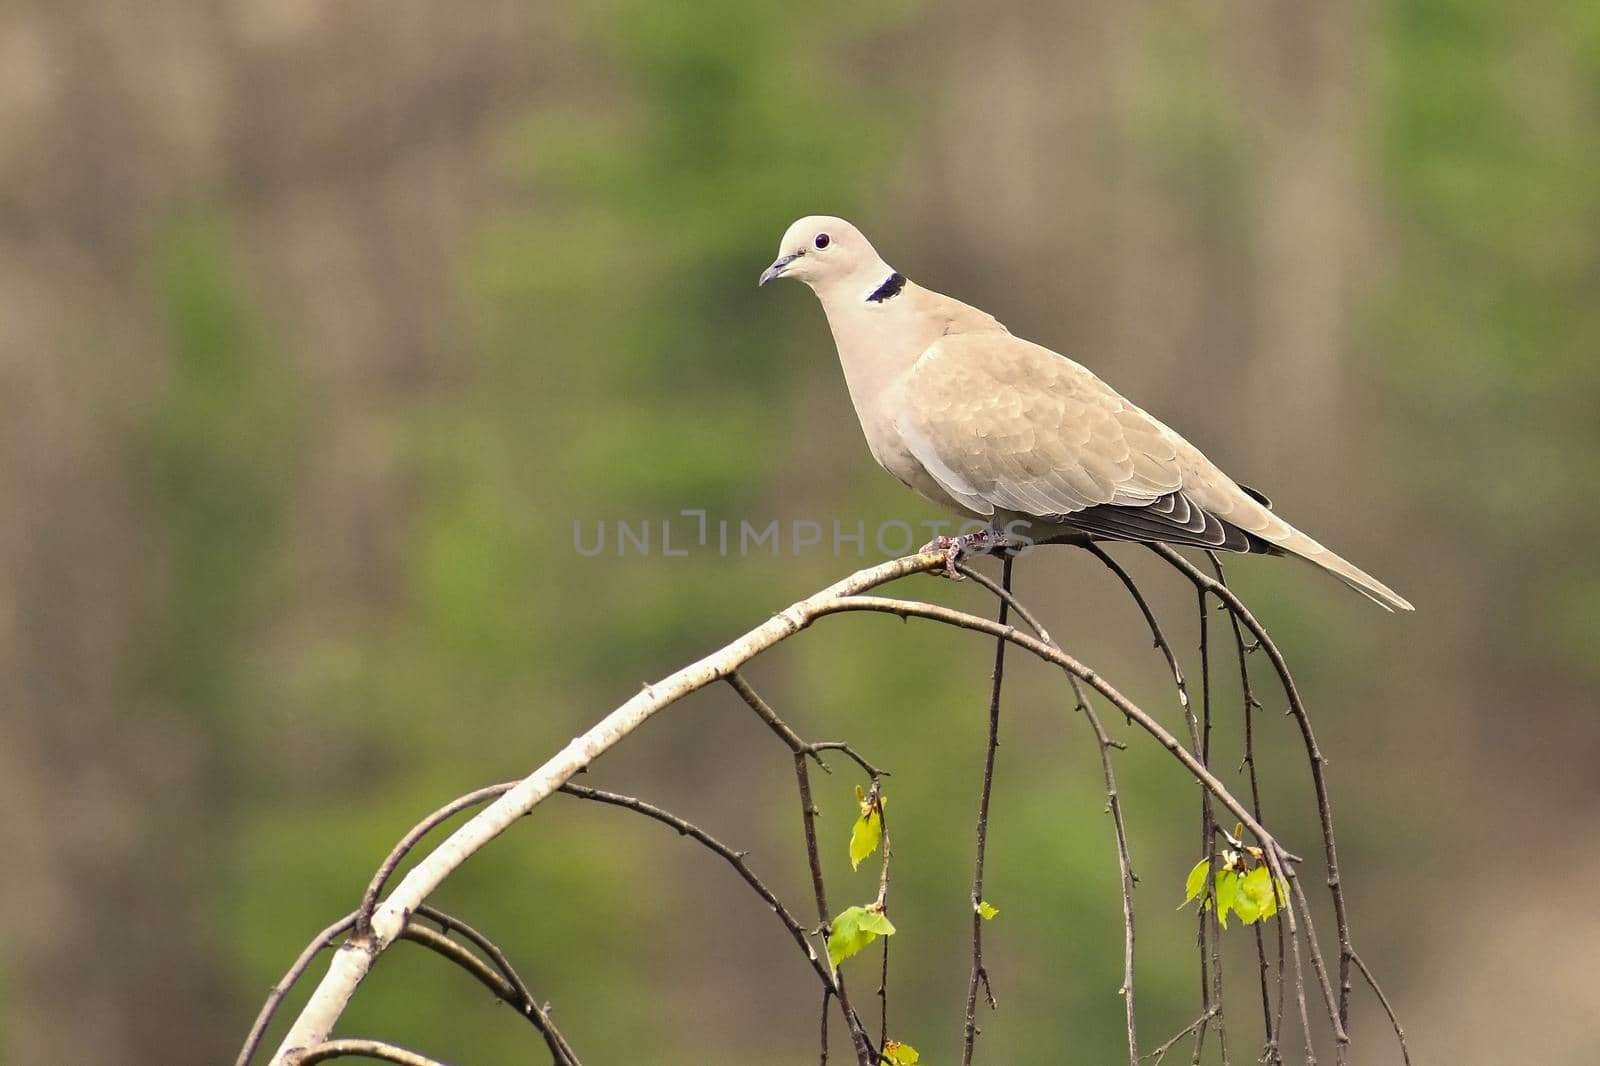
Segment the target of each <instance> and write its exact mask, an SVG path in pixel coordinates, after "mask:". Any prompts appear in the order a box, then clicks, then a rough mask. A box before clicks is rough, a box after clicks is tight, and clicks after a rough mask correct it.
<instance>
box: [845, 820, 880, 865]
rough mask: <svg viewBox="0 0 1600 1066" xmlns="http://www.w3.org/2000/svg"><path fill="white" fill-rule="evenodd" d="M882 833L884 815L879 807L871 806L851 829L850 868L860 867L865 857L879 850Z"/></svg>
mask: <svg viewBox="0 0 1600 1066" xmlns="http://www.w3.org/2000/svg"><path fill="white" fill-rule="evenodd" d="M882 835H883V816H882V815H881V814H879V813H878V808H877V807H875V806H869V807H868V808H867V809H866V810H865V811H863V812H862V813H861V817H859V818H857V819H856V824H855V825H854V826H853V827H852V828H851V830H850V869H852V870H854V869H856V868H857V867H859V866H860V865H861V862H862V860H863V859H866V858H867V857H868V856H870V855H872V854H873V853H874V852H875V851H877V850H878V841H879V839H881V837H882Z"/></svg>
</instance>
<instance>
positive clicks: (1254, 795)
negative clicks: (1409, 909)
mask: <svg viewBox="0 0 1600 1066" xmlns="http://www.w3.org/2000/svg"><path fill="white" fill-rule="evenodd" d="M1206 555H1207V556H1208V557H1210V559H1211V566H1212V569H1213V570H1214V571H1215V572H1216V575H1217V583H1218V584H1220V585H1224V586H1225V585H1227V583H1228V579H1227V577H1226V576H1225V575H1224V573H1223V569H1222V560H1221V559H1220V558H1218V556H1217V553H1216V552H1212V551H1208V552H1206ZM1202 595H1203V594H1202ZM1221 606H1223V607H1224V608H1225V606H1226V605H1221ZM1228 624H1229V626H1230V627H1231V628H1232V630H1233V646H1234V650H1235V652H1236V654H1237V655H1238V660H1239V688H1240V691H1241V693H1242V697H1243V700H1244V758H1243V759H1242V760H1241V761H1240V763H1239V767H1240V769H1242V770H1248V771H1249V773H1250V810H1251V813H1253V814H1254V815H1255V816H1256V820H1257V821H1260V822H1262V823H1265V822H1266V818H1265V816H1264V815H1263V814H1262V811H1261V782H1260V780H1259V778H1258V776H1257V774H1256V740H1255V712H1256V711H1258V710H1260V709H1261V702H1260V701H1259V700H1257V699H1256V697H1255V692H1254V691H1253V690H1252V689H1251V686H1250V663H1249V661H1248V659H1247V655H1248V653H1249V652H1250V651H1252V650H1253V649H1255V648H1257V647H1259V645H1257V644H1252V643H1247V642H1246V640H1245V637H1244V631H1243V630H1242V629H1240V627H1239V617H1238V616H1237V615H1235V614H1234V613H1233V612H1232V611H1228ZM1276 928H1277V934H1278V967H1277V970H1276V971H1275V973H1276V982H1275V983H1276V986H1277V992H1278V995H1277V1008H1276V1012H1274V1008H1273V1001H1272V997H1271V994H1270V993H1269V991H1268V982H1267V974H1268V969H1269V967H1268V965H1267V948H1266V944H1265V943H1264V942H1263V939H1262V936H1261V923H1259V922H1257V923H1256V924H1255V925H1253V926H1252V927H1251V931H1252V932H1253V933H1254V934H1255V942H1256V963H1257V966H1258V972H1259V974H1260V978H1261V1024H1262V1028H1263V1031H1264V1033H1265V1038H1266V1044H1265V1047H1264V1048H1263V1050H1262V1055H1261V1058H1262V1061H1263V1062H1265V1063H1266V1064H1267V1066H1277V1064H1279V1063H1281V1062H1282V1061H1283V1054H1282V1051H1281V1049H1280V1048H1279V1046H1278V1033H1279V1031H1280V1030H1281V1029H1282V1028H1283V962H1284V955H1283V953H1284V943H1283V923H1282V922H1278V923H1277V927H1276Z"/></svg>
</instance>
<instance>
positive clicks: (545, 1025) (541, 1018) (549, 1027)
mask: <svg viewBox="0 0 1600 1066" xmlns="http://www.w3.org/2000/svg"><path fill="white" fill-rule="evenodd" d="M417 915H418V916H419V917H422V918H426V919H427V920H428V921H430V922H433V923H434V924H436V925H437V926H438V927H439V930H440V932H441V933H442V934H443V935H444V936H446V937H448V936H449V935H450V934H451V933H460V934H461V935H462V936H463V937H465V938H466V939H467V940H468V941H470V942H471V943H472V944H473V945H474V946H475V947H477V949H478V950H479V951H481V952H483V954H484V955H486V956H488V959H489V962H490V963H492V964H493V966H494V968H495V970H496V971H498V972H499V974H500V976H501V978H503V979H504V981H505V983H506V984H507V985H508V986H509V987H510V988H511V990H512V992H513V993H515V997H516V998H515V999H514V1000H507V1002H509V1003H511V1005H512V1006H514V1007H516V1008H517V1009H518V1010H519V1011H521V1012H522V1013H524V1014H527V1015H528V1017H529V1020H530V1021H531V1022H533V1024H534V1026H535V1027H536V1028H537V1029H538V1030H539V1032H540V1033H541V1034H542V1035H543V1036H544V1038H545V1043H546V1044H550V1043H551V1041H552V1040H554V1042H555V1044H554V1046H552V1047H551V1049H550V1050H551V1052H552V1053H553V1054H555V1055H556V1061H557V1063H558V1066H559V1064H560V1063H561V1061H562V1060H563V1059H564V1060H565V1061H566V1062H567V1063H569V1064H570V1066H578V1055H577V1052H575V1051H573V1050H572V1045H571V1044H569V1043H567V1038H566V1037H565V1036H563V1035H562V1033H561V1030H560V1029H558V1028H557V1027H556V1024H555V1021H554V1019H552V1018H551V1017H550V1004H548V1003H543V1004H541V1003H540V1002H539V1000H538V999H537V998H536V997H535V996H534V994H533V992H532V991H531V990H530V989H529V988H528V985H527V982H525V981H524V980H523V979H522V975H521V974H519V973H517V969H516V967H515V966H513V965H511V959H510V958H509V957H508V956H507V955H506V953H505V951H504V950H503V949H502V948H501V947H500V945H498V944H496V943H495V942H494V941H493V940H491V939H489V937H487V936H485V935H484V934H483V933H480V932H479V931H478V930H477V929H475V928H473V927H472V926H470V925H468V924H467V923H466V922H464V921H462V920H461V919H460V918H457V917H456V916H455V915H453V914H446V913H445V912H444V911H442V910H440V909H439V908H437V907H434V906H430V905H429V904H426V903H424V904H422V905H421V906H420V907H418V908H417ZM415 928H424V927H419V926H417V925H416V923H414V922H413V923H409V924H408V925H407V926H406V929H407V931H408V932H409V931H410V930H412V929H415ZM402 935H404V934H402Z"/></svg>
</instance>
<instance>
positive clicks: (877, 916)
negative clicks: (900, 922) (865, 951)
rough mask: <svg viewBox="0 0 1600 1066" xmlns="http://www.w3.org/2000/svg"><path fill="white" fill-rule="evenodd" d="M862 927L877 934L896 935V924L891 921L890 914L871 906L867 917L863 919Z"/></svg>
mask: <svg viewBox="0 0 1600 1066" xmlns="http://www.w3.org/2000/svg"><path fill="white" fill-rule="evenodd" d="M861 928H863V929H865V930H866V931H867V932H869V933H873V934H876V935H877V936H894V925H893V924H892V923H891V922H890V921H889V916H888V915H887V914H885V913H883V912H882V911H875V910H872V909H870V908H868V909H867V914H866V917H864V918H862V919H861Z"/></svg>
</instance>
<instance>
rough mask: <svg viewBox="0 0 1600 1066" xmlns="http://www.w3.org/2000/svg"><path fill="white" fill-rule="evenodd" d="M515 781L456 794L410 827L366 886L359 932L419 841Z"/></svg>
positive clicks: (358, 921)
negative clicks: (384, 890)
mask: <svg viewBox="0 0 1600 1066" xmlns="http://www.w3.org/2000/svg"><path fill="white" fill-rule="evenodd" d="M514 784H516V782H514V781H513V782H511V783H509V784H504V785H490V786H489V787H487V788H480V789H477V790H476V791H473V792H468V793H467V794H466V795H464V796H457V797H456V798H455V799H453V800H451V801H450V802H449V803H446V804H445V805H444V806H443V807H440V808H439V809H438V810H436V811H434V812H433V813H432V814H430V815H428V816H427V817H426V818H424V819H423V820H422V821H420V822H418V823H417V824H416V825H415V826H413V827H412V828H411V830H410V832H408V833H406V835H405V836H403V837H401V838H400V842H399V843H397V844H396V845H395V846H394V847H393V848H392V849H391V850H390V852H389V854H388V856H386V857H385V858H384V860H383V863H382V864H381V865H380V866H379V867H378V870H377V872H376V873H374V874H373V875H372V881H371V882H370V883H369V884H368V885H367V891H366V893H365V894H364V895H363V896H362V897H361V908H360V910H359V911H357V915H358V917H357V918H356V931H357V932H358V933H362V934H364V933H366V931H367V928H368V926H369V925H370V924H371V921H372V911H373V908H374V907H376V906H377V905H378V896H379V895H380V894H381V893H382V892H383V886H384V885H385V884H387V883H388V881H389V877H390V875H392V874H393V873H394V871H395V869H396V868H397V867H399V865H400V864H401V863H402V862H403V861H405V857H406V856H407V855H408V854H410V852H411V849H412V848H414V847H416V846H417V842H418V841H419V840H421V839H422V838H423V837H425V836H427V835H428V834H429V833H431V832H432V831H433V830H434V829H435V828H436V827H438V826H439V825H440V824H442V823H444V822H447V821H449V820H450V819H451V818H452V817H454V816H455V815H457V814H460V813H461V812H462V811H464V810H466V809H467V808H469V807H476V806H478V805H479V804H480V803H487V802H489V801H490V800H492V799H495V798H497V797H499V796H501V795H504V794H505V793H506V792H507V791H508V790H509V789H510V788H511V786H512V785H514Z"/></svg>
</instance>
